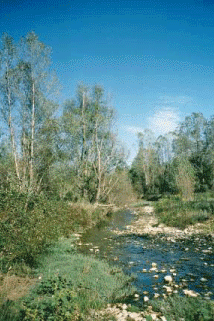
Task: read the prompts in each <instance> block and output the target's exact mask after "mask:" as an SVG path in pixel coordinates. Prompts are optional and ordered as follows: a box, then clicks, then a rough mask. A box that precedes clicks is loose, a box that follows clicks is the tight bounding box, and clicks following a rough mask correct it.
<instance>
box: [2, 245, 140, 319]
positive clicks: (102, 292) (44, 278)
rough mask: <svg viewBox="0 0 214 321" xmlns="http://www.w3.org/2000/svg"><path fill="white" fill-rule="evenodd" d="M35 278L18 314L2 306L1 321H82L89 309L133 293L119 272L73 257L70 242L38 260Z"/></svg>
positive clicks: (126, 279)
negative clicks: (12, 316)
mask: <svg viewBox="0 0 214 321" xmlns="http://www.w3.org/2000/svg"><path fill="white" fill-rule="evenodd" d="M36 274H37V277H38V282H37V283H36V285H35V286H34V287H33V289H32V291H31V293H30V294H29V295H28V296H27V297H25V298H24V299H22V300H21V301H20V302H19V308H18V310H17V306H15V304H12V303H11V304H9V303H8V302H5V303H4V305H3V306H2V309H3V315H5V317H4V318H3V317H2V319H0V320H1V321H6V320H10V314H11V315H14V320H17V321H21V320H23V321H34V320H35V321H43V320H55V321H69V320H74V321H75V320H83V319H84V318H85V316H86V315H87V314H88V312H89V310H90V309H100V308H102V307H104V306H105V304H106V303H109V302H116V301H117V300H119V299H122V298H124V297H126V296H130V295H132V294H133V293H134V291H135V289H134V288H133V287H132V286H131V278H130V277H128V276H125V275H124V274H123V272H122V271H121V270H120V269H118V268H112V267H110V266H109V265H108V264H107V263H106V262H103V261H99V260H97V259H94V258H92V257H87V256H84V255H82V254H79V253H76V251H75V249H74V247H73V239H61V240H60V241H59V242H58V243H57V244H56V245H55V246H54V247H52V248H51V249H50V250H49V253H48V254H46V255H45V256H44V257H43V258H41V260H40V262H39V268H38V269H37V271H36ZM39 278H40V280H39ZM17 311H18V312H17ZM11 320H12V319H11Z"/></svg>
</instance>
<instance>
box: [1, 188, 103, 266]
mask: <svg viewBox="0 0 214 321" xmlns="http://www.w3.org/2000/svg"><path fill="white" fill-rule="evenodd" d="M26 204H27V207H26ZM0 210H1V211H0V253H1V256H0V266H1V269H2V271H3V272H6V271H7V270H8V268H9V267H10V266H12V265H14V263H19V264H20V263H21V264H25V265H26V264H27V265H28V266H30V267H33V266H34V265H35V264H36V261H37V258H38V256H39V255H40V254H41V253H42V252H44V251H46V250H47V248H48V247H49V246H50V245H51V244H53V243H54V242H55V241H57V240H58V238H59V237H60V236H66V237H68V236H70V235H71V233H72V232H73V231H76V230H78V229H79V228H80V227H81V228H88V227H90V226H91V225H92V223H93V222H96V221H97V220H99V219H100V218H101V216H102V215H104V213H105V210H101V209H98V208H95V207H93V206H86V205H84V204H83V205H82V204H70V205H69V204H68V203H66V202H65V201H57V200H54V199H48V198H47V197H45V196H39V197H38V196H31V197H30V198H28V196H27V195H24V194H20V193H17V192H11V193H0Z"/></svg>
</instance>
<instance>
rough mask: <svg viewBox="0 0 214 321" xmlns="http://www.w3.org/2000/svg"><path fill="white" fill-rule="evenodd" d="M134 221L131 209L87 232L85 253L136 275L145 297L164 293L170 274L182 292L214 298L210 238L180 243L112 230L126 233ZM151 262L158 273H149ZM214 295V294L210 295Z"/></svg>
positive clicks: (138, 288)
mask: <svg viewBox="0 0 214 321" xmlns="http://www.w3.org/2000/svg"><path fill="white" fill-rule="evenodd" d="M134 218H135V215H134V214H132V212H131V211H130V210H126V211H120V212H117V213H115V214H114V215H113V216H112V218H111V219H110V220H109V221H108V222H107V223H106V222H105V223H104V224H101V225H100V226H96V227H94V228H92V229H91V230H89V231H87V232H86V233H85V234H84V235H83V236H82V238H81V242H82V245H81V246H79V248H80V251H81V252H83V253H87V254H89V253H90V254H91V255H95V256H96V257H99V258H105V259H106V260H108V262H109V263H110V264H117V265H119V266H120V267H121V268H122V269H123V270H124V272H125V273H127V274H134V275H136V279H135V281H134V282H133V284H134V285H135V286H136V287H137V290H138V292H139V294H140V295H141V296H140V297H141V298H142V297H143V296H144V295H145V293H146V292H144V291H147V292H148V294H146V295H147V296H149V297H150V298H152V297H153V295H154V293H159V294H161V293H164V289H163V285H164V276H166V275H169V274H170V275H171V276H173V279H174V281H175V283H176V284H178V285H179V286H181V287H182V288H181V289H180V290H179V288H178V291H180V293H181V294H182V293H183V290H182V289H185V288H188V289H191V290H194V291H197V292H199V293H200V294H201V295H202V296H205V297H206V298H208V299H209V298H211V299H213V298H214V244H212V243H211V240H210V239H209V237H204V236H194V237H189V238H188V239H185V240H181V241H179V242H174V243H172V242H168V241H166V240H165V239H164V240H163V238H161V235H160V236H155V237H151V236H149V235H144V236H136V235H122V236H117V235H115V233H113V230H117V229H118V230H123V229H125V228H126V225H128V224H130V223H131V221H132V220H133V219H134ZM152 263H156V264H157V271H150V272H149V270H150V269H151V268H152ZM211 292H212V293H211Z"/></svg>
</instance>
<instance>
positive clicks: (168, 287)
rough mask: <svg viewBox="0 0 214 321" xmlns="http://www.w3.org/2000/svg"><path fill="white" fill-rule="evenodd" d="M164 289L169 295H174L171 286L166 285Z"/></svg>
mask: <svg viewBox="0 0 214 321" xmlns="http://www.w3.org/2000/svg"><path fill="white" fill-rule="evenodd" d="M163 288H164V289H165V290H166V292H167V293H172V288H171V287H170V286H166V285H164V286H163Z"/></svg>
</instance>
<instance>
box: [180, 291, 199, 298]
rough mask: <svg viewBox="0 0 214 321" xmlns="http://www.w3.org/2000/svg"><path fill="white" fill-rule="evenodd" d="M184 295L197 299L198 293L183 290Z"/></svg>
mask: <svg viewBox="0 0 214 321" xmlns="http://www.w3.org/2000/svg"><path fill="white" fill-rule="evenodd" d="M183 292H184V294H185V295H186V296H189V297H192V298H197V296H199V293H197V292H195V291H193V290H186V289H185V290H183Z"/></svg>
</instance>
